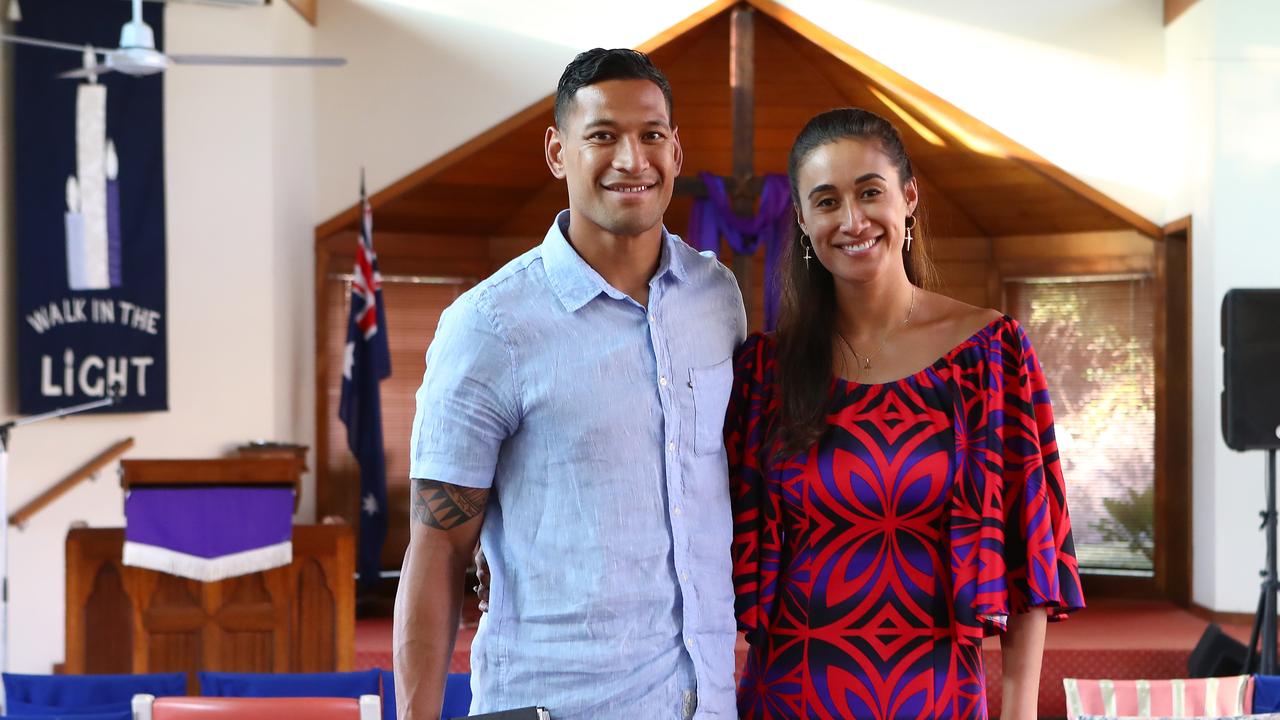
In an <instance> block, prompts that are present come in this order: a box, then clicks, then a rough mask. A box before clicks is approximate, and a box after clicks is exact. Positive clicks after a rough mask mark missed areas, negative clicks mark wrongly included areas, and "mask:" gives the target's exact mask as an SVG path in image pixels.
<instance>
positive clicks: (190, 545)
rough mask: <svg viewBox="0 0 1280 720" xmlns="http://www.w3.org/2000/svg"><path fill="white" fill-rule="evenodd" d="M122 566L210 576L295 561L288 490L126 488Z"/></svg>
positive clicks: (193, 576) (195, 577) (206, 578)
mask: <svg viewBox="0 0 1280 720" xmlns="http://www.w3.org/2000/svg"><path fill="white" fill-rule="evenodd" d="M124 515H125V531H124V540H125V543H124V564H125V565H132V566H135V567H143V568H148V569H150V570H159V571H161V572H166V573H169V574H171V575H178V576H181V577H187V578H191V579H193V580H202V581H205V582H212V581H215V580H222V579H224V578H228V577H234V576H236V575H246V574H249V573H254V572H260V571H262V570H270V569H271V568H275V567H280V566H282V565H288V564H289V563H290V562H292V561H293V543H292V538H293V524H292V516H293V490H292V489H291V488H282V487H200V486H193V487H146V488H132V489H130V491H129V495H128V497H126V498H125V501H124Z"/></svg>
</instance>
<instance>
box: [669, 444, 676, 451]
mask: <svg viewBox="0 0 1280 720" xmlns="http://www.w3.org/2000/svg"><path fill="white" fill-rule="evenodd" d="M667 450H669V451H671V452H675V451H676V444H675V443H674V442H669V443H667Z"/></svg>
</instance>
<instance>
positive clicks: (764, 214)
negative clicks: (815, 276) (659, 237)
mask: <svg viewBox="0 0 1280 720" xmlns="http://www.w3.org/2000/svg"><path fill="white" fill-rule="evenodd" d="M698 177H700V178H702V184H703V186H705V187H706V189H707V196H706V197H702V198H698V199H697V200H694V202H693V212H692V213H691V214H690V217H689V237H688V238H687V240H688V242H689V244H690V245H692V246H693V247H695V248H697V249H698V250H711V251H713V252H718V251H719V250H720V238H722V237H723V238H724V239H725V240H726V241H727V242H728V243H729V247H730V248H732V249H733V251H734V252H735V253H738V254H739V255H752V254H754V253H755V251H756V248H758V247H760V246H761V245H764V328H765V330H772V329H774V327H775V326H776V325H777V323H778V278H777V263H778V258H779V257H780V256H781V254H782V249H783V247H785V243H786V242H787V241H788V238H789V237H790V235H791V227H792V224H793V223H794V219H793V218H794V211H793V210H792V207H791V185H790V183H788V182H787V176H786V175H778V174H769V175H766V176H765V178H764V187H763V188H762V189H761V191H760V207H759V209H758V210H757V211H756V214H755V217H750V218H744V217H740V216H739V215H737V214H736V213H734V212H733V204H732V202H731V201H730V199H729V193H728V192H727V191H726V190H725V188H724V179H723V178H721V177H719V176H717V175H712V174H711V173H708V172H703V173H698Z"/></svg>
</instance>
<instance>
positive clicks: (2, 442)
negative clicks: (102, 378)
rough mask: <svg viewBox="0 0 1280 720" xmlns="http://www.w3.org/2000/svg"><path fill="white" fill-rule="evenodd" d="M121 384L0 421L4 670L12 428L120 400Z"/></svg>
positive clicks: (5, 666) (5, 665) (0, 656)
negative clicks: (83, 399) (93, 396)
mask: <svg viewBox="0 0 1280 720" xmlns="http://www.w3.org/2000/svg"><path fill="white" fill-rule="evenodd" d="M118 388H119V386H113V387H112V389H111V395H110V396H108V397H104V398H102V399H101V400H94V401H92V402H87V403H82V404H80V405H72V406H71V407H65V408H58V409H57V410H50V411H49V412H46V413H40V414H38V415H30V416H28V417H24V418H18V419H16V420H9V421H7V422H3V423H0V522H3V523H4V530H3V532H0V671H3V672H8V671H9V501H8V497H9V488H8V471H9V431H10V430H12V429H13V428H16V427H22V426H23V425H33V424H35V423H38V422H43V421H45V420H54V419H56V418H60V417H66V416H68V415H75V414H76V413H82V412H85V411H88V410H97V409H98V408H104V407H108V406H111V405H114V404H116V403H117V402H119V396H118V393H119V389H118Z"/></svg>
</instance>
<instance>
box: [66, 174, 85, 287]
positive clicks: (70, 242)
mask: <svg viewBox="0 0 1280 720" xmlns="http://www.w3.org/2000/svg"><path fill="white" fill-rule="evenodd" d="M66 226H67V285H68V286H70V287H71V288H72V289H79V288H82V287H85V283H86V282H87V281H86V279H85V276H84V215H81V214H80V183H78V182H76V177H75V176H74V175H72V176H70V177H68V178H67V214H66Z"/></svg>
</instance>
